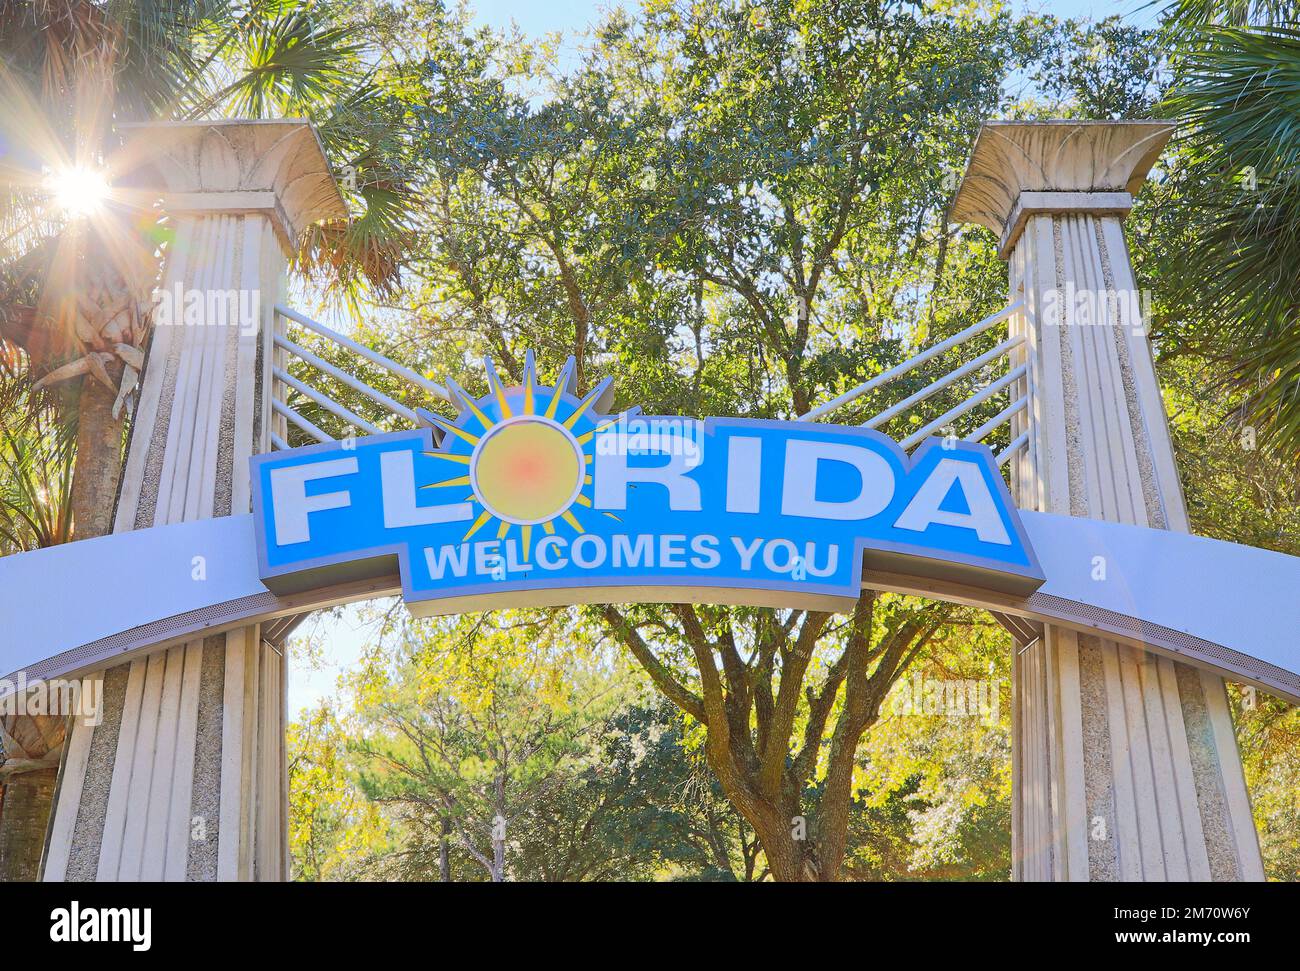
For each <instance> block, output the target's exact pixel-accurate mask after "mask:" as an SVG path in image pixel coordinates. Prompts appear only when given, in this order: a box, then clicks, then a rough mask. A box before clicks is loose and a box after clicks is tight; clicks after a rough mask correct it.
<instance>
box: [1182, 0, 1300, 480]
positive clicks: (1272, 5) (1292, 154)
mask: <svg viewBox="0 0 1300 971" xmlns="http://www.w3.org/2000/svg"><path fill="white" fill-rule="evenodd" d="M1169 15H1170V16H1169V20H1168V22H1167V23H1168V26H1169V28H1170V29H1171V30H1172V31H1173V33H1174V36H1175V37H1176V39H1177V41H1178V43H1177V44H1176V45H1175V48H1176V49H1181V54H1180V56H1179V57H1177V58H1176V60H1175V68H1176V71H1177V78H1178V83H1177V85H1176V87H1175V89H1174V90H1173V92H1172V94H1171V97H1170V99H1169V107H1170V108H1171V110H1172V111H1173V112H1174V113H1176V114H1177V115H1180V116H1182V117H1183V118H1185V119H1187V121H1188V122H1189V125H1188V128H1187V129H1186V131H1185V133H1184V135H1183V137H1182V145H1183V149H1184V151H1185V152H1186V155H1187V157H1188V158H1189V159H1190V170H1191V171H1190V175H1191V179H1190V182H1191V184H1197V185H1199V186H1201V187H1202V188H1201V192H1200V194H1201V198H1200V200H1199V201H1200V203H1201V205H1202V207H1203V208H1204V210H1205V212H1206V215H1205V217H1204V222H1203V228H1202V231H1201V234H1200V235H1201V249H1200V251H1199V253H1198V258H1197V259H1196V260H1195V261H1188V263H1187V264H1186V265H1185V266H1184V267H1183V270H1184V272H1182V273H1181V274H1179V279H1177V280H1175V281H1174V282H1175V286H1176V288H1177V290H1178V291H1179V292H1178V293H1177V294H1176V296H1177V297H1178V298H1179V299H1180V301H1183V302H1186V303H1187V305H1189V306H1194V305H1199V306H1200V307H1201V308H1202V309H1203V310H1204V311H1205V312H1206V313H1207V315H1208V316H1209V317H1210V318H1211V319H1213V320H1215V321H1216V325H1217V332H1216V333H1215V334H1214V335H1213V336H1214V337H1215V338H1217V340H1218V342H1219V344H1220V346H1221V347H1222V348H1223V351H1222V353H1223V356H1225V357H1226V358H1228V359H1229V360H1230V362H1231V364H1232V367H1233V373H1234V376H1235V380H1236V381H1237V382H1238V383H1239V384H1240V385H1241V386H1243V388H1244V389H1245V390H1246V391H1247V395H1246V399H1245V409H1244V410H1245V414H1244V415H1243V418H1244V420H1245V421H1246V422H1248V423H1250V424H1251V425H1254V426H1256V427H1258V428H1259V429H1260V430H1261V431H1263V432H1266V433H1269V434H1271V437H1272V438H1273V441H1274V442H1275V444H1276V445H1277V447H1278V448H1280V449H1285V450H1288V452H1290V453H1293V454H1294V455H1296V456H1297V457H1300V30H1298V29H1296V28H1295V27H1294V26H1286V25H1288V24H1290V25H1294V24H1296V23H1297V22H1300V3H1297V2H1294V0H1178V2H1176V3H1174V4H1173V5H1172V6H1171V7H1170V8H1169Z"/></svg>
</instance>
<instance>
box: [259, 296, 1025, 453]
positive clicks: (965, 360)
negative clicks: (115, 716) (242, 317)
mask: <svg viewBox="0 0 1300 971" xmlns="http://www.w3.org/2000/svg"><path fill="white" fill-rule="evenodd" d="M1024 310H1025V307H1024V303H1023V301H1019V300H1017V301H1015V302H1013V303H1010V304H1008V305H1007V306H1006V307H1003V308H1002V309H1001V310H999V311H998V312H997V313H995V314H991V315H989V316H988V317H985V318H984V319H983V320H981V321H979V322H977V323H974V324H972V325H971V326H969V327H967V328H965V329H964V330H962V331H959V332H958V333H956V334H954V335H952V336H951V337H949V338H947V339H945V340H942V341H939V342H938V343H936V344H932V345H930V346H929V347H927V348H924V349H923V350H921V351H918V352H917V353H916V354H914V355H912V357H910V358H908V359H907V360H906V361H904V362H903V363H901V364H898V365H896V366H894V367H892V368H890V369H889V370H887V371H883V372H882V373H880V374H878V375H876V376H875V377H873V378H871V379H870V380H867V381H864V382H862V383H861V384H859V385H857V386H856V387H853V388H850V389H849V390H848V391H845V392H844V393H843V394H841V395H839V396H837V397H836V398H834V399H832V400H831V401H828V402H826V403H825V404H823V405H819V406H818V407H816V408H814V409H812V410H811V411H809V412H807V413H806V414H803V415H800V416H799V417H798V418H797V419H796V420H797V421H807V422H812V421H816V420H817V419H819V418H824V417H825V416H827V415H830V414H831V413H832V412H835V411H838V410H839V409H841V408H844V407H845V406H847V405H849V404H851V403H853V402H855V401H858V400H859V399H862V398H863V397H864V396H867V395H869V394H871V393H872V392H875V391H878V390H879V389H881V388H884V387H885V386H887V385H889V384H891V383H892V382H896V381H898V380H899V379H901V378H903V377H905V376H906V375H908V374H911V373H912V372H913V371H915V370H916V369H917V368H920V367H921V366H922V365H925V364H927V363H928V362H930V361H937V360H940V359H943V361H944V362H946V363H947V365H948V370H946V371H945V372H943V373H942V374H941V375H940V376H939V377H937V378H935V379H933V380H932V381H930V383H928V384H926V385H925V386H924V387H922V388H920V389H919V390H917V391H913V392H912V393H910V394H908V395H906V396H905V397H903V398H901V399H900V400H898V401H896V402H894V403H892V404H890V405H888V406H887V407H885V408H882V409H881V410H880V411H878V412H876V413H875V414H873V415H871V416H870V417H868V418H866V419H864V420H862V421H861V424H863V425H864V426H866V427H867V428H876V429H878V428H880V427H881V426H884V425H887V424H889V423H890V422H894V421H895V420H897V419H902V420H903V421H904V422H907V421H910V422H911V424H913V425H915V424H917V423H918V422H919V423H920V427H919V428H916V430H915V431H911V432H910V433H908V434H907V435H905V436H904V437H902V438H900V439H899V444H900V445H901V446H902V447H903V448H904V449H907V450H911V449H913V448H915V447H916V446H917V445H919V444H920V443H921V442H923V441H924V440H925V439H927V438H929V437H930V436H932V435H935V434H944V435H955V436H958V437H961V438H963V439H964V440H965V441H968V442H982V441H985V440H986V439H988V438H989V437H990V436H992V435H993V434H994V433H995V432H997V431H998V430H999V429H1001V428H1002V427H1003V426H1004V425H1009V426H1010V430H1009V432H1008V437H1009V438H1010V442H1009V444H1007V445H1006V446H1005V447H1004V448H1003V449H1002V450H1001V451H1000V452H998V453H997V461H998V465H999V466H1004V465H1006V464H1007V462H1009V461H1010V460H1011V459H1012V458H1013V457H1014V456H1015V455H1016V454H1017V453H1019V452H1020V451H1022V450H1024V449H1026V448H1027V447H1028V446H1029V441H1030V433H1029V416H1030V408H1029V401H1030V398H1031V394H1032V389H1031V386H1030V382H1031V374H1030V371H1029V366H1028V363H1027V361H1026V354H1025V337H1024V333H1025V331H1024V329H1023V328H1020V329H1018V330H1017V331H1016V332H1014V333H1010V334H1009V335H1008V336H1006V337H1005V338H1004V339H1003V340H1001V341H1000V342H999V343H997V344H995V345H994V346H993V347H991V348H989V349H988V350H986V351H983V352H982V353H978V354H973V355H972V348H973V347H975V346H977V345H976V343H975V339H976V338H978V337H980V336H981V335H983V334H986V333H988V332H989V331H991V330H993V329H994V328H995V327H998V326H1000V325H1002V324H1004V323H1006V322H1007V321H1009V320H1011V319H1012V318H1013V317H1014V316H1015V315H1017V314H1020V313H1023V312H1024ZM275 311H276V314H277V316H278V317H279V318H280V319H279V320H278V321H277V327H276V332H275V337H274V345H275V351H276V361H275V364H274V365H273V367H272V370H271V373H272V376H273V378H274V391H273V395H274V400H273V402H272V410H273V412H274V414H275V415H276V416H278V418H279V419H280V420H279V421H277V423H276V424H277V426H278V427H277V428H276V429H275V430H274V431H273V432H272V434H271V444H272V445H273V447H274V448H276V449H286V448H289V447H290V446H289V443H288V441H287V434H288V432H287V425H288V424H292V425H294V426H295V427H297V428H299V429H301V430H302V431H303V432H305V433H306V434H307V435H308V436H310V437H311V438H314V439H315V440H316V441H319V442H331V441H334V438H333V436H331V435H330V434H329V433H328V432H326V431H325V430H323V429H322V428H320V427H319V426H318V425H317V424H316V423H315V422H313V421H311V420H310V419H308V418H307V417H306V416H304V415H303V414H301V413H300V412H299V411H297V410H296V409H295V408H293V407H291V406H290V404H289V403H288V396H289V393H290V391H296V392H297V393H298V394H300V395H302V396H303V397H305V398H307V399H308V400H310V401H313V402H315V403H316V404H317V405H319V406H320V407H321V408H323V409H324V410H325V411H326V412H328V413H329V414H331V415H334V416H335V417H336V418H339V419H340V420H342V421H343V422H345V423H346V424H347V425H349V426H350V427H352V428H354V429H356V430H357V431H358V432H360V433H361V434H366V435H372V434H376V433H379V432H381V431H383V430H384V429H381V428H380V427H378V426H377V425H375V424H374V423H373V422H372V421H369V420H367V419H365V418H363V417H362V416H361V415H358V414H357V413H356V412H355V411H353V410H352V409H351V408H348V407H347V406H346V405H344V404H342V403H341V402H339V401H336V400H335V399H333V398H331V397H330V396H329V395H328V394H327V393H326V392H325V391H323V390H321V388H320V387H319V386H318V384H316V383H313V380H318V377H316V376H319V375H323V376H327V377H329V378H332V379H334V380H336V381H338V382H339V383H341V384H343V385H346V386H347V387H349V388H351V389H353V390H354V391H357V392H358V393H360V394H362V395H364V396H365V397H367V398H369V399H370V400H371V401H373V402H375V403H376V404H378V405H380V406H381V408H383V409H384V410H385V411H387V412H388V413H390V414H391V415H392V416H393V417H394V418H396V419H397V420H398V422H399V423H404V424H406V425H408V426H416V425H420V424H423V423H422V422H421V420H420V418H419V416H418V414H417V413H416V412H415V411H414V410H412V409H411V408H408V407H406V406H405V405H403V404H401V403H400V402H398V401H396V400H394V399H393V398H392V397H391V396H389V395H387V394H385V393H384V392H382V391H380V390H378V389H376V388H373V387H371V386H370V385H369V384H367V383H366V382H365V381H363V380H361V379H360V378H358V377H357V376H356V374H355V373H353V372H360V371H361V370H362V367H363V366H364V362H369V363H370V364H373V365H378V366H379V367H381V368H383V369H384V370H386V371H388V372H389V373H390V374H393V375H395V376H397V377H398V378H400V379H402V380H403V381H405V382H407V383H409V384H410V385H412V386H413V387H415V388H418V389H419V390H420V391H423V392H425V393H428V394H430V395H433V396H435V397H437V398H441V399H443V400H444V401H452V400H453V399H452V396H451V395H450V394H449V393H448V391H447V389H446V387H444V386H443V385H441V384H439V383H438V382H437V381H434V380H432V379H430V378H426V377H424V376H423V375H420V374H417V373H416V372H415V371H412V370H411V369H410V368H408V367H406V366H405V365H402V364H399V363H397V362H396V361H393V360H392V359H390V358H388V357H385V356H384V355H383V354H380V353H378V352H377V351H375V350H373V349H371V348H369V347H366V346H365V345H364V344H360V343H358V342H357V341H354V340H353V339H352V338H350V337H347V336H346V335H344V334H341V333H339V332H338V331H336V330H333V329H332V328H330V327H326V326H325V325H324V324H321V323H319V322H317V321H315V320H312V319H311V318H310V317H308V316H306V315H305V314H302V313H299V312H298V311H296V310H292V309H290V308H288V307H285V306H279V305H277V306H276V308H275ZM290 323H292V324H294V325H297V327H299V328H302V329H303V330H306V331H310V332H312V333H314V334H316V335H318V336H319V337H324V338H326V339H327V340H328V341H331V342H332V343H333V344H334V345H336V347H337V348H338V349H339V350H340V351H341V352H342V356H343V357H344V359H345V360H352V361H355V364H356V366H355V367H354V368H351V369H349V368H347V367H340V366H338V365H336V364H332V363H330V362H329V361H327V360H325V359H324V358H323V357H321V356H319V355H318V354H315V353H313V352H312V351H310V350H308V349H307V348H306V347H304V346H303V345H302V344H301V343H300V342H299V341H297V340H294V339H293V338H292V337H291V336H290V334H289V331H288V324H290ZM294 359H296V360H297V361H298V362H300V363H301V365H305V366H306V367H305V369H304V368H301V367H300V368H298V370H299V373H301V372H302V371H303V370H308V371H310V372H312V375H313V376H312V377H309V378H308V379H304V378H302V377H297V376H295V375H294V374H292V373H290V366H291V365H290V362H291V360H294ZM950 359H951V360H950ZM1004 359H1005V361H1006V364H1005V369H1004V370H1003V373H1001V374H1000V375H997V376H988V372H989V371H990V370H997V369H999V368H1001V367H1002V365H1001V362H1002V361H1003V360H1004ZM962 382H966V383H967V384H968V385H972V386H973V388H972V389H971V391H970V393H969V394H968V395H967V397H965V398H964V399H962V400H960V401H959V402H958V403H957V404H955V405H952V406H950V407H948V408H947V409H946V410H943V411H942V412H940V413H939V414H937V415H933V414H932V413H933V412H934V411H935V410H936V409H935V408H933V407H930V408H928V409H927V408H925V407H924V406H925V405H926V404H927V402H930V400H931V399H932V398H934V397H935V396H936V395H938V394H939V393H940V392H943V391H946V390H948V389H950V388H954V386H960V385H961V383H962ZM1003 401H1005V406H1004V407H1002V408H1001V409H999V410H998V411H997V413H996V414H994V415H993V416H992V417H991V418H989V419H987V420H986V421H983V422H980V423H978V424H975V422H974V419H973V418H972V417H971V412H974V411H976V410H977V409H978V408H980V406H981V405H985V404H986V403H993V404H997V403H1001V402H1003ZM971 425H974V426H975V427H973V428H972V427H970V426H971ZM959 429H962V430H959Z"/></svg>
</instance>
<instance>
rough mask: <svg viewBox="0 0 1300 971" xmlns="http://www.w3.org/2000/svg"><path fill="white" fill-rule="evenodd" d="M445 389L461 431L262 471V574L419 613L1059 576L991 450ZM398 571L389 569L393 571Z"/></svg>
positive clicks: (434, 423)
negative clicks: (396, 598) (910, 447)
mask: <svg viewBox="0 0 1300 971" xmlns="http://www.w3.org/2000/svg"><path fill="white" fill-rule="evenodd" d="M487 373H488V383H489V388H490V391H489V393H488V394H487V395H486V396H484V397H482V398H479V399H474V398H472V397H471V396H470V395H468V394H467V393H466V392H465V391H464V390H463V389H461V388H460V387H458V386H457V385H455V384H454V383H452V384H451V390H452V394H453V396H454V397H455V399H456V403H457V406H458V408H459V415H458V417H457V419H456V420H455V421H454V422H450V421H447V420H444V419H442V418H440V417H438V416H436V415H433V414H431V413H429V412H421V417H422V418H423V419H425V421H426V422H427V423H428V425H429V427H425V428H421V429H417V430H413V431H406V432H397V433H393V434H385V435H373V436H369V437H365V438H358V439H351V440H347V441H342V442H329V443H326V444H323V445H313V446H307V447H303V448H296V449H291V450H288V451H282V452H274V453H271V454H268V455H260V456H256V457H255V458H254V459H253V460H252V472H253V497H254V519H255V523H256V530H257V545H258V555H259V558H260V574H261V577H262V580H263V582H264V583H265V584H266V586H267V587H268V588H270V589H271V590H273V591H276V592H278V593H290V592H294V591H297V590H302V589H306V588H308V587H318V586H320V585H322V584H324V583H331V582H344V581H348V580H355V579H362V578H365V577H373V576H383V575H386V574H391V573H392V572H393V570H394V565H396V568H397V570H398V571H399V572H400V575H401V579H402V588H403V593H404V597H405V599H406V601H407V602H408V604H409V605H410V606H411V609H412V611H413V612H414V613H417V614H438V613H455V612H460V611H466V610H481V609H487V608H490V607H498V606H558V605H564V604H571V603H591V602H611V603H617V602H632V601H643V602H717V603H740V604H753V605H756V606H776V607H806V608H815V609H830V610H845V609H849V608H850V607H851V606H852V604H853V602H854V601H855V600H856V599H857V597H858V595H859V592H860V589H861V575H862V569H863V563H864V558H865V561H866V562H867V563H868V564H870V565H871V566H873V567H874V568H877V569H888V570H893V571H896V572H904V573H909V574H913V575H921V576H929V577H940V578H947V579H953V580H957V581H960V582H967V583H975V584H979V585H981V586H983V587H985V588H990V587H991V588H994V589H1002V590H1005V591H1007V592H1012V593H1020V594H1027V593H1029V592H1031V591H1032V590H1034V589H1036V588H1037V587H1038V586H1039V585H1041V584H1042V582H1043V576H1042V573H1041V572H1040V570H1039V567H1038V562H1037V559H1036V558H1035V556H1034V553H1033V550H1032V549H1031V548H1030V545H1029V542H1028V540H1027V538H1026V536H1025V533H1024V530H1023V528H1022V527H1021V524H1020V521H1019V519H1018V517H1017V515H1016V511H1015V508H1014V506H1013V504H1012V502H1011V498H1010V495H1009V494H1008V492H1007V489H1006V486H1005V483H1004V482H1003V481H1002V477H1001V476H1000V475H999V474H998V471H997V468H996V465H995V463H994V461H993V458H992V455H991V453H990V452H989V450H988V449H987V448H986V447H984V446H982V445H975V444H970V443H966V442H953V441H943V440H940V439H931V440H930V441H927V442H925V443H923V444H922V445H921V447H920V448H919V449H918V450H917V451H916V453H915V454H914V455H912V456H911V457H909V456H907V455H906V454H905V453H904V452H903V450H902V449H901V448H899V447H898V445H897V444H896V443H894V442H893V441H892V440H890V439H889V438H887V437H885V436H884V435H881V434H879V433H877V432H874V431H871V430H868V429H864V428H855V427H850V426H843V425H821V424H806V423H799V422H786V421H769V420H761V419H742V418H706V419H703V420H702V421H696V420H691V419H683V418H676V417H652V416H645V415H641V414H640V413H639V412H637V411H631V412H625V413H623V414H621V415H618V416H616V417H610V416H607V415H606V414H604V413H603V412H602V411H601V408H602V406H604V405H606V404H607V403H608V401H609V399H610V398H611V397H612V395H611V382H610V381H609V380H606V381H604V382H602V383H601V384H600V385H599V386H597V387H596V388H594V389H593V390H592V391H591V392H590V393H588V394H587V395H586V396H584V397H581V398H580V397H578V396H577V395H576V393H575V389H574V386H573V377H572V375H573V366H572V361H570V363H569V365H567V366H566V368H565V370H564V373H563V375H562V376H561V378H560V380H559V382H558V383H557V384H556V385H555V386H554V387H543V386H540V385H539V384H538V383H537V380H536V375H535V369H534V366H533V362H532V358H531V355H530V356H529V358H528V360H527V363H526V365H525V373H524V376H523V384H522V385H521V386H518V387H506V386H504V385H503V384H502V382H501V381H500V380H499V378H498V377H497V376H496V373H495V371H494V369H493V368H492V365H491V362H487ZM394 561H395V562H394Z"/></svg>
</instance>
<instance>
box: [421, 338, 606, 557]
mask: <svg viewBox="0 0 1300 971" xmlns="http://www.w3.org/2000/svg"><path fill="white" fill-rule="evenodd" d="M483 364H484V369H485V370H486V372H487V380H488V388H489V392H488V394H487V395H485V396H484V397H482V398H478V399H475V398H472V397H471V396H470V395H469V394H468V393H467V392H466V391H465V389H464V388H462V387H461V386H460V385H458V384H457V383H456V382H455V381H448V382H447V386H448V388H449V389H450V390H451V394H452V398H453V399H454V403H455V405H456V407H457V409H458V411H459V415H458V416H457V418H456V421H454V422H450V421H447V420H446V419H444V418H441V417H439V416H438V415H435V414H433V413H432V412H429V411H425V410H421V411H420V417H421V418H423V419H424V420H425V421H427V422H428V423H429V424H431V425H433V426H435V427H437V428H440V429H442V431H443V432H444V434H443V439H442V444H441V445H440V446H439V448H438V450H437V451H433V452H429V453H426V454H428V455H429V456H430V457H431V458H435V459H442V460H444V461H447V462H450V463H454V464H456V465H459V466H462V467H465V466H468V474H464V470H463V468H462V469H460V470H457V471H458V473H459V474H457V475H453V476H450V477H448V478H446V479H441V480H439V481H437V482H431V483H429V484H428V485H425V486H422V487H421V488H424V489H440V488H448V487H454V486H468V487H469V488H470V495H469V496H467V497H465V498H464V500H463V501H466V502H470V503H473V504H474V507H475V511H476V516H475V518H474V521H473V523H472V524H471V526H470V527H469V529H468V530H467V531H466V533H465V536H464V537H463V539H462V542H463V541H464V540H468V539H469V538H470V537H471V536H473V535H474V534H475V533H477V532H478V531H479V530H480V529H482V528H483V527H484V526H487V525H488V524H489V523H495V526H496V538H497V539H505V538H507V536H508V535H509V534H510V531H511V529H514V528H517V529H518V530H519V534H520V538H521V540H522V544H521V545H522V547H523V558H524V560H527V559H528V555H529V551H530V549H531V548H532V539H533V529H534V527H537V526H540V527H541V528H542V530H543V531H544V532H545V533H546V534H547V535H552V534H554V533H555V529H556V521H557V520H558V521H559V522H562V523H564V524H566V525H567V526H569V527H570V528H571V529H573V530H574V531H575V532H578V533H582V532H585V531H586V530H585V529H584V528H583V525H582V519H581V517H582V516H584V515H597V512H596V511H595V510H593V509H592V507H591V497H590V496H589V495H588V494H587V492H586V490H587V489H588V488H589V487H590V486H591V485H592V477H591V465H592V462H593V457H594V454H595V441H596V433H597V432H598V431H600V430H601V429H602V428H604V427H605V426H607V425H610V424H613V422H614V421H616V420H617V419H613V418H610V419H607V418H606V416H605V414H604V408H605V407H607V406H608V404H609V399H610V398H611V397H612V394H611V389H612V387H613V383H614V381H613V378H606V379H605V380H603V381H601V382H600V383H599V384H597V385H596V386H595V387H594V388H592V389H591V390H590V391H588V392H587V394H586V395H584V396H583V397H581V398H578V397H577V396H576V395H575V394H574V393H573V392H574V368H575V365H574V359H573V358H572V357H570V358H569V360H568V361H567V362H566V363H565V365H564V369H563V370H562V371H561V372H560V378H559V380H558V381H557V382H556V383H555V386H554V387H553V388H547V387H542V386H541V385H539V384H538V382H537V367H536V362H535V360H534V358H533V353H532V351H529V352H528V353H527V354H526V355H525V358H524V369H523V383H522V384H521V385H520V386H518V387H510V388H507V387H506V386H505V385H504V384H502V382H501V379H500V377H499V376H498V375H497V371H496V368H495V367H494V366H493V365H492V361H491V360H490V359H487V358H485V359H484V361H483ZM581 510H590V512H585V513H584V512H581ZM599 515H604V516H609V517H610V518H611V519H617V518H618V517H617V516H614V515H613V514H611V513H599Z"/></svg>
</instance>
